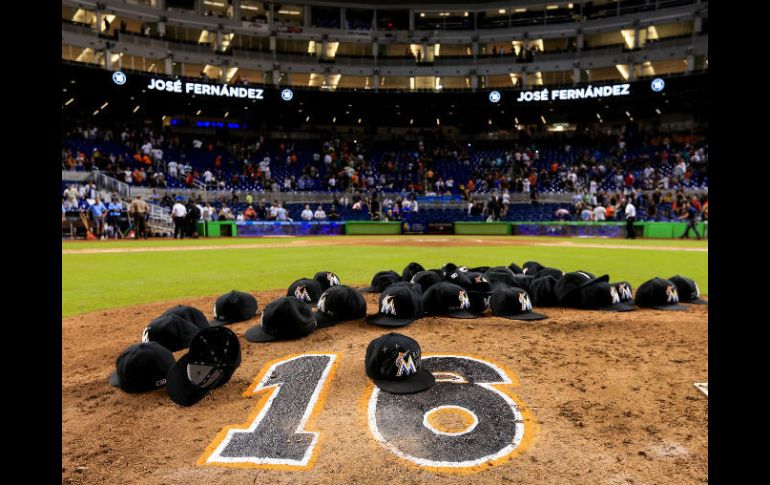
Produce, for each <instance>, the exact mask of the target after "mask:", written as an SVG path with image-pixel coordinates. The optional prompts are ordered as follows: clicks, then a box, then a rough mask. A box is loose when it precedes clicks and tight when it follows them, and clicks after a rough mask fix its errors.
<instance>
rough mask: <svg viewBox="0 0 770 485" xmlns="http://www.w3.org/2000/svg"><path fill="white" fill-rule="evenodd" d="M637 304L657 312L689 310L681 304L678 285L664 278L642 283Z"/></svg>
mask: <svg viewBox="0 0 770 485" xmlns="http://www.w3.org/2000/svg"><path fill="white" fill-rule="evenodd" d="M635 301H636V304H637V305H639V306H640V307H650V308H655V309H656V310H687V307H685V306H684V305H680V304H679V291H678V290H677V288H676V285H675V284H674V283H673V282H671V281H669V280H664V279H663V278H652V279H651V280H648V281H645V282H644V283H642V284H641V285H640V286H639V288H638V289H637V290H636V299H635Z"/></svg>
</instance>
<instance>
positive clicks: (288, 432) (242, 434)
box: [198, 353, 535, 472]
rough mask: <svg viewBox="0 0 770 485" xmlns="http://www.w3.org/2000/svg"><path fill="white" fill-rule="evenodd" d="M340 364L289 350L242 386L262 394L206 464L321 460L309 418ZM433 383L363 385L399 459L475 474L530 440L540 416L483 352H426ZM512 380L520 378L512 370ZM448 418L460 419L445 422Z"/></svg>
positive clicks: (372, 415)
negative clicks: (404, 390)
mask: <svg viewBox="0 0 770 485" xmlns="http://www.w3.org/2000/svg"><path fill="white" fill-rule="evenodd" d="M337 361H338V355H337V354H334V353H313V354H302V355H296V356H289V357H286V358H283V359H280V360H277V361H273V362H271V363H268V364H267V365H265V367H264V368H263V369H262V371H261V372H260V374H259V375H258V376H257V378H256V379H255V380H254V383H253V384H252V385H251V386H249V388H248V389H247V390H246V391H245V392H244V396H246V397H251V396H253V395H255V394H261V399H260V401H259V402H258V403H257V405H256V406H255V412H254V413H253V414H252V416H253V418H251V419H250V421H249V423H248V425H247V426H245V427H244V426H242V425H241V426H238V425H234V426H228V427H225V428H224V429H223V430H222V431H220V433H219V434H218V435H217V437H216V438H215V439H214V441H213V442H212V443H211V444H210V445H209V447H208V448H207V449H206V451H205V453H204V454H203V456H201V458H200V459H199V460H198V463H199V464H201V465H215V466H239V467H243V466H252V467H257V468H268V469H270V468H275V469H284V470H285V469H294V470H303V469H308V468H310V467H312V466H313V464H314V460H315V458H316V456H317V454H318V453H317V446H316V445H317V443H318V436H319V433H318V432H314V431H308V430H306V429H305V426H306V424H307V422H308V420H309V419H310V418H311V417H312V416H313V415H314V414H315V413H317V412H319V411H320V409H319V408H321V407H322V403H323V401H324V399H323V397H324V395H325V393H326V390H327V388H328V386H329V382H330V381H331V379H332V377H333V374H334V370H335V368H336V365H337V363H338V362H337ZM422 365H423V366H424V367H425V368H426V369H428V370H429V371H430V372H432V373H433V375H434V376H435V377H436V385H435V386H433V387H432V388H431V389H429V390H427V391H424V392H419V393H415V394H390V393H387V392H380V390H379V389H378V388H377V387H375V386H373V385H372V386H370V388H369V389H367V393H368V397H367V421H368V424H369V430H370V432H371V433H372V435H373V437H374V439H375V440H377V442H378V443H380V444H381V445H382V446H383V447H384V448H386V449H388V450H390V451H391V452H392V453H393V454H394V455H396V456H397V457H398V458H400V459H402V460H405V461H407V462H409V463H411V464H412V465H416V466H418V467H421V468H425V469H429V470H435V471H449V472H452V471H474V470H481V469H484V468H488V467H489V466H490V465H495V464H498V463H502V462H503V461H505V460H507V459H510V458H511V457H513V456H515V455H516V454H518V453H520V452H521V451H523V450H524V448H525V447H526V446H525V445H526V444H527V443H528V442H529V441H530V440H531V436H532V434H533V433H532V431H533V429H532V428H533V427H534V426H535V422H534V419H532V417H531V416H529V415H528V413H527V412H526V410H524V408H523V406H521V402H520V400H518V399H517V398H516V396H514V395H512V394H511V393H510V392H504V389H505V391H507V390H508V388H510V387H511V386H512V385H516V384H517V383H518V382H514V381H512V380H511V377H509V375H508V373H507V372H506V371H504V370H503V369H502V368H501V367H500V366H497V365H495V364H493V363H490V362H487V361H485V360H482V359H479V358H477V357H468V356H458V355H423V359H422ZM514 377H515V376H514ZM442 416H444V417H445V418H447V417H449V418H451V419H452V420H453V422H454V423H460V424H457V425H456V426H455V427H454V428H451V429H450V428H446V427H444V426H442V419H441V418H442Z"/></svg>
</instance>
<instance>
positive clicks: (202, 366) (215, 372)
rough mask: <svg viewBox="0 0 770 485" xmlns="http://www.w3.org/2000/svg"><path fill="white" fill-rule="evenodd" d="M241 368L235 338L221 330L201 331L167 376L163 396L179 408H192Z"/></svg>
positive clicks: (226, 329) (218, 327) (239, 345)
mask: <svg viewBox="0 0 770 485" xmlns="http://www.w3.org/2000/svg"><path fill="white" fill-rule="evenodd" d="M240 365H241V344H240V343H239V342H238V336H237V335H235V333H233V331H232V330H230V329H229V328H227V327H223V326H217V327H208V328H204V329H203V330H200V331H199V332H198V333H197V334H196V335H195V337H194V338H193V340H192V342H190V350H189V351H188V352H187V353H186V354H185V355H183V356H182V357H181V358H180V359H179V360H178V361H177V362H176V364H174V367H173V368H172V369H171V371H170V372H169V373H168V382H167V384H166V393H167V394H168V396H169V397H170V398H171V400H172V401H174V402H175V403H177V404H179V405H180V406H192V405H193V404H195V403H197V402H198V401H200V400H201V399H203V398H204V397H205V396H206V394H208V393H209V392H211V390H212V389H215V388H217V387H220V386H222V385H224V384H225V383H227V382H228V381H229V380H230V378H231V377H232V376H233V374H234V373H235V370H236V369H237V368H238V366H240Z"/></svg>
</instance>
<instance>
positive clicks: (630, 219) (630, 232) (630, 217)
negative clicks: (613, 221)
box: [624, 197, 636, 239]
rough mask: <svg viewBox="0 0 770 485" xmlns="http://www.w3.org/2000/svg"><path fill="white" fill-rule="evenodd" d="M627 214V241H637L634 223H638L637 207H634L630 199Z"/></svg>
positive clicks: (626, 209)
mask: <svg viewBox="0 0 770 485" xmlns="http://www.w3.org/2000/svg"><path fill="white" fill-rule="evenodd" d="M624 212H625V213H626V239H636V235H635V234H634V222H636V207H634V204H633V203H632V202H631V198H630V197H629V198H628V203H627V204H626V208H625V211H624Z"/></svg>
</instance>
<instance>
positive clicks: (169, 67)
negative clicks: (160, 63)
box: [164, 55, 174, 76]
mask: <svg viewBox="0 0 770 485" xmlns="http://www.w3.org/2000/svg"><path fill="white" fill-rule="evenodd" d="M164 61H165V63H166V75H168V76H172V75H173V74H174V57H173V56H171V55H168V56H166V58H165V59H164Z"/></svg>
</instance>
